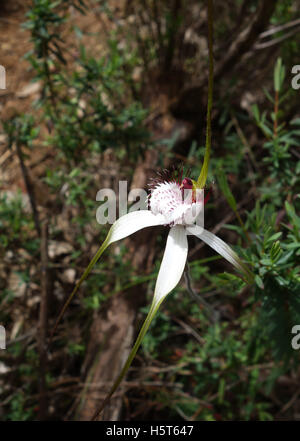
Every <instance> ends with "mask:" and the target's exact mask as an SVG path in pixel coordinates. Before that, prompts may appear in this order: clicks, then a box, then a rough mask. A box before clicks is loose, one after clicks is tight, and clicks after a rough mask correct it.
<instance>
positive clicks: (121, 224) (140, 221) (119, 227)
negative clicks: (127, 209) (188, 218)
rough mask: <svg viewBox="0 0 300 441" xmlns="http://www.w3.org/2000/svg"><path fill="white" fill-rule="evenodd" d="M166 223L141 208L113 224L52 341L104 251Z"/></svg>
mask: <svg viewBox="0 0 300 441" xmlns="http://www.w3.org/2000/svg"><path fill="white" fill-rule="evenodd" d="M164 223H165V218H164V216H162V215H159V214H158V215H154V214H153V213H152V212H151V211H148V210H140V211H132V212H131V213H128V214H125V215H124V216H122V217H120V218H119V219H118V220H116V222H114V224H113V225H112V226H111V228H110V230H109V232H108V234H107V236H106V239H105V241H104V242H103V244H102V245H101V247H100V248H99V249H98V251H97V253H96V254H95V256H94V257H93V258H92V260H91V261H90V263H89V264H88V266H87V268H86V269H85V271H84V273H83V274H82V276H81V278H80V280H79V282H78V283H77V285H76V286H75V288H74V290H73V291H72V293H71V294H70V296H69V298H68V300H67V301H66V303H65V304H64V306H63V308H62V310H61V312H60V314H59V316H58V318H57V320H56V323H55V325H54V328H53V331H52V333H51V337H50V341H51V340H52V337H53V335H54V333H55V331H56V329H57V326H58V323H59V322H60V320H61V318H62V316H63V315H64V313H65V311H66V309H67V307H68V306H69V304H70V302H71V300H72V299H73V297H74V295H75V294H76V292H77V291H78V289H79V288H80V286H81V284H82V283H83V281H84V280H85V279H86V278H87V276H88V275H89V273H90V272H91V271H92V269H93V267H94V266H95V264H96V263H97V261H98V260H99V258H100V257H101V255H102V254H103V252H104V251H105V250H106V248H107V247H108V246H109V245H110V244H112V243H113V242H116V241H118V240H121V239H124V238H125V237H128V236H130V235H131V234H133V233H135V232H136V231H138V230H141V229H143V228H146V227H152V226H156V225H163V224H164Z"/></svg>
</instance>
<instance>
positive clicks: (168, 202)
mask: <svg viewBox="0 0 300 441" xmlns="http://www.w3.org/2000/svg"><path fill="white" fill-rule="evenodd" d="M185 190H189V192H188V196H187V197H183V193H186V192H185ZM191 190H192V191H191ZM201 192H202V193H201ZM199 195H201V197H199ZM203 205H204V202H203V190H200V193H199V192H198V190H197V191H195V190H194V185H193V181H192V180H191V179H189V178H184V179H183V180H182V181H181V182H180V181H176V180H170V181H163V182H160V183H157V184H156V185H155V186H154V187H153V188H152V190H151V194H150V197H149V206H150V210H141V211H134V212H131V213H129V214H125V215H124V216H122V217H121V218H119V219H118V220H116V222H115V223H114V224H113V225H112V227H111V229H110V230H109V232H108V235H107V237H106V239H105V241H104V242H103V244H102V245H101V247H100V248H99V250H98V252H97V253H96V255H95V256H94V258H93V259H92V260H91V262H90V264H89V265H88V267H87V268H86V270H85V272H84V274H83V275H82V277H81V279H80V280H79V282H78V284H77V285H76V287H75V289H74V291H73V292H72V294H71V296H70V297H69V299H68V301H67V303H66V304H65V306H64V308H63V310H62V311H61V313H60V315H59V318H58V319H57V322H56V323H58V321H59V320H60V318H61V317H62V315H63V314H64V311H65V309H66V308H67V306H68V304H69V303H70V301H71V299H72V298H73V296H74V294H75V293H76V291H77V290H78V288H79V287H80V285H81V284H82V282H83V281H84V280H85V278H86V277H87V276H88V274H89V273H90V271H91V270H92V268H93V266H94V265H95V263H96V262H97V261H98V259H99V258H100V256H101V255H102V253H103V252H104V251H105V250H106V248H107V247H108V246H109V245H110V244H112V243H113V242H117V241H118V240H121V239H124V238H125V237H128V236H130V235H131V234H133V233H135V232H136V231H139V230H141V229H143V228H146V227H154V226H158V225H165V226H169V227H170V231H169V234H168V238H167V243H166V247H165V251H164V255H163V259H162V262H161V265H160V269H159V273H158V277H157V280H156V285H155V290H154V296H153V300H152V305H151V308H150V311H149V313H148V316H147V318H146V320H145V322H144V325H143V327H142V329H141V331H140V333H139V335H138V338H137V340H136V342H135V345H134V347H133V349H132V351H131V353H130V355H129V357H128V359H127V361H126V363H125V366H124V367H123V369H122V371H121V373H120V375H119V377H118V378H117V380H116V382H115V384H114V385H113V387H112V389H111V391H110V393H109V395H108V396H107V398H106V400H105V401H104V403H103V405H102V407H101V409H100V410H99V411H98V413H97V414H99V413H100V412H101V410H102V409H103V407H104V406H105V404H106V403H107V401H108V400H109V399H110V397H111V396H112V394H113V393H114V391H115V390H116V389H117V387H118V385H119V384H120V382H121V381H122V379H123V377H124V376H125V374H126V372H127V370H128V368H129V366H130V364H131V362H132V360H133V358H134V356H135V354H136V352H137V350H138V348H139V346H140V344H141V342H142V340H143V338H144V336H145V334H146V332H147V330H148V328H149V325H150V323H151V322H152V320H153V318H154V316H155V314H156V312H157V310H158V308H159V306H160V304H161V303H162V301H163V300H164V299H165V298H166V296H167V295H168V294H169V293H170V292H171V291H172V290H173V289H174V288H175V287H176V286H177V285H178V283H179V281H180V279H181V277H182V274H183V271H184V268H185V264H186V260H187V254H188V241H187V235H188V234H193V235H195V236H197V237H199V239H201V240H203V242H205V243H206V244H208V245H209V246H210V247H211V248H213V249H214V250H215V251H216V252H217V253H219V254H220V255H221V256H222V257H224V258H225V259H226V260H227V261H228V262H230V263H231V264H232V265H233V266H234V267H235V268H237V270H239V271H240V272H241V273H243V275H244V276H245V278H246V279H250V278H251V272H250V271H249V270H248V268H247V267H246V265H245V264H244V263H243V262H242V261H241V260H240V258H239V257H238V255H237V254H236V253H235V252H234V251H233V250H232V249H231V248H230V247H229V246H228V245H227V244H226V243H225V242H224V241H223V240H221V239H220V238H219V237H217V236H215V235H214V234H213V233H211V232H209V231H207V230H205V229H203V228H201V227H199V226H198V225H195V223H193V222H194V221H195V219H196V218H197V216H198V214H199V213H200V212H201V210H203V209H204V207H203ZM55 329H56V326H55V328H54V330H55ZM53 332H54V331H53Z"/></svg>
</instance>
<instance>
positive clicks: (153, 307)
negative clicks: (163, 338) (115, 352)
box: [92, 299, 164, 421]
mask: <svg viewBox="0 0 300 441" xmlns="http://www.w3.org/2000/svg"><path fill="white" fill-rule="evenodd" d="M163 300H164V299H161V300H160V301H159V302H156V301H155V300H153V302H152V305H151V308H150V311H149V312H148V315H147V317H146V320H145V321H144V324H143V326H142V328H141V330H140V333H139V335H138V337H137V339H136V342H135V344H134V346H133V348H132V350H131V352H130V354H129V356H128V358H127V361H126V363H125V365H124V367H123V369H122V370H121V372H120V374H119V376H118V378H117V379H116V381H115V382H114V384H113V386H112V388H111V389H110V391H109V393H108V395H107V396H106V398H105V400H104V401H103V403H102V404H101V406H100V407H99V408H98V409H97V411H96V412H95V414H94V416H93V418H92V420H93V421H95V420H96V419H97V418H98V417H99V416H100V414H101V412H102V411H103V409H104V407H105V406H106V405H107V404H108V402H109V400H110V399H111V397H112V395H113V394H114V393H115V391H116V389H117V388H118V387H119V385H120V383H121V382H122V380H123V378H124V377H125V375H126V373H127V371H128V369H129V367H130V365H131V363H132V361H133V359H134V357H135V355H136V353H137V351H138V349H139V347H140V345H141V343H142V341H143V339H144V337H145V335H146V332H147V331H148V329H149V326H150V324H151V322H152V320H153V319H154V317H155V315H156V313H157V311H158V309H159V307H160V305H161V303H162V302H163Z"/></svg>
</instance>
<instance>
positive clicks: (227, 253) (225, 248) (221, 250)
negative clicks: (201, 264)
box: [187, 226, 253, 283]
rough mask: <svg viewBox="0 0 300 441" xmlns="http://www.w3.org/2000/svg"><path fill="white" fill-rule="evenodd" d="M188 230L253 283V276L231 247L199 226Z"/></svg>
mask: <svg viewBox="0 0 300 441" xmlns="http://www.w3.org/2000/svg"><path fill="white" fill-rule="evenodd" d="M187 230H188V231H189V232H190V233H191V234H193V235H194V236H196V237H198V238H199V239H201V240H203V242H205V243H206V244H207V245H209V246H210V247H211V248H213V249H214V250H215V251H216V252H217V253H218V254H220V255H221V256H222V257H224V259H226V260H227V261H228V262H230V263H231V264H232V265H233V266H234V267H235V268H237V269H238V270H239V271H241V272H242V273H243V274H244V276H245V277H246V279H247V281H248V282H249V283H251V282H252V279H253V275H252V273H251V271H250V270H249V269H248V267H247V266H246V265H245V264H244V263H243V262H242V260H241V259H240V257H239V256H238V255H237V253H236V252H235V251H233V250H232V248H230V246H229V245H227V243H226V242H224V241H223V240H222V239H220V238H219V237H218V236H216V235H215V234H213V233H211V232H210V231H207V230H205V229H203V228H199V227H198V226H191V227H188V228H187Z"/></svg>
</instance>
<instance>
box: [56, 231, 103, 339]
mask: <svg viewBox="0 0 300 441" xmlns="http://www.w3.org/2000/svg"><path fill="white" fill-rule="evenodd" d="M110 237H111V229H110V230H109V232H108V235H107V236H106V239H105V241H104V242H103V244H102V245H101V247H100V248H99V249H98V251H97V253H96V254H95V256H94V257H93V258H92V260H91V261H90V263H89V264H88V266H87V268H86V270H85V271H84V273H83V274H82V276H81V278H80V280H79V282H78V283H77V284H76V286H75V288H74V289H73V291H72V293H71V294H70V296H69V298H68V300H67V301H66V303H65V304H64V306H63V308H62V310H61V311H60V313H59V316H58V317H57V320H56V322H55V325H54V328H53V330H52V332H51V334H50V340H49V345H50V344H51V343H52V339H53V336H54V334H55V331H56V329H57V327H58V324H59V322H60V321H61V319H62V317H63V315H64V313H65V311H66V309H67V307H68V306H69V304H70V302H71V300H72V299H73V297H74V295H75V294H76V292H77V291H78V289H79V288H80V286H81V285H82V283H83V282H84V280H85V279H86V278H87V276H88V275H89V274H90V272H91V271H92V269H93V267H94V266H95V264H96V263H97V261H98V260H99V259H100V257H101V255H102V254H103V253H104V251H105V250H106V248H107V247H108V246H109V245H110Z"/></svg>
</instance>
